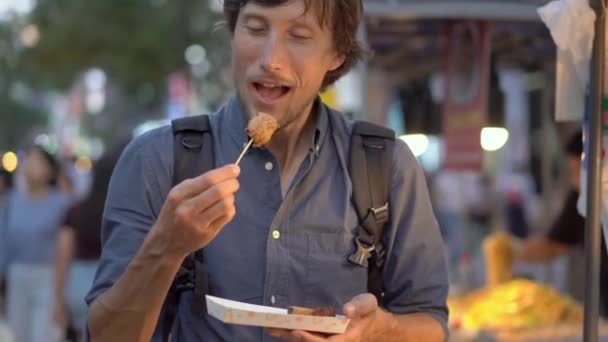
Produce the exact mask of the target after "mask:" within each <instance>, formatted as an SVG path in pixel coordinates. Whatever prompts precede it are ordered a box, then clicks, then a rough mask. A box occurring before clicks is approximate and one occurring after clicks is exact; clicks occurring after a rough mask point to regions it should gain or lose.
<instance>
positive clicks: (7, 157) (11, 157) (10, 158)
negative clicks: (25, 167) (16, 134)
mask: <svg viewBox="0 0 608 342" xmlns="http://www.w3.org/2000/svg"><path fill="white" fill-rule="evenodd" d="M18 165H19V159H18V158H17V155H16V154H15V152H11V151H9V152H6V153H5V154H4V155H3V156H2V167H3V168H4V169H5V170H6V171H8V172H14V171H15V170H17V166H18Z"/></svg>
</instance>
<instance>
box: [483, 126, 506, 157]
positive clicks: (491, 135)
mask: <svg viewBox="0 0 608 342" xmlns="http://www.w3.org/2000/svg"><path fill="white" fill-rule="evenodd" d="M507 140H509V131H507V130H506V129H505V128H502V127H484V128H483V129H482V130H481V148H483V149H484V150H485V151H498V150H500V149H501V148H502V147H503V146H505V144H506V143H507Z"/></svg>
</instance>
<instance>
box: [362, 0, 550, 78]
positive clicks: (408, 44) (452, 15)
mask: <svg viewBox="0 0 608 342" xmlns="http://www.w3.org/2000/svg"><path fill="white" fill-rule="evenodd" d="M546 2H547V1H545V0H543V1H539V0H527V1H523V0H519V1H518V0H509V1H507V0H502V1H499V0H469V1H445V0H444V1H439V0H417V1H415V0H365V13H366V26H365V37H366V40H367V43H368V44H369V46H370V47H371V48H372V50H373V51H374V58H373V59H372V60H371V62H370V65H371V66H374V67H379V68H382V69H385V70H388V71H390V73H391V80H389V82H390V83H391V84H394V85H395V86H399V85H400V84H403V83H408V82H410V81H412V80H415V79H419V78H424V77H426V76H428V74H429V73H431V72H433V71H437V70H440V69H441V67H442V65H443V64H442V63H443V56H444V50H443V49H444V35H445V25H447V23H448V22H449V21H450V20H451V19H483V20H489V21H491V22H492V54H493V57H494V58H493V61H494V62H500V63H511V64H516V65H519V66H523V67H524V68H531V69H534V68H538V67H539V66H540V65H541V64H542V63H545V62H546V61H552V60H554V58H555V44H554V43H553V41H552V40H551V36H550V34H549V31H548V29H547V28H546V26H545V25H544V24H543V23H542V22H541V21H540V17H539V16H538V14H537V12H536V10H537V8H538V6H541V5H543V4H545V3H546Z"/></svg>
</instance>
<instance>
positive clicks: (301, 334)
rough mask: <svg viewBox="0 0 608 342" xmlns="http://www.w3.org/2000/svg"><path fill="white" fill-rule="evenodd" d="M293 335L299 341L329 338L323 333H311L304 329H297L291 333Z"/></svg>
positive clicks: (317, 340)
mask: <svg viewBox="0 0 608 342" xmlns="http://www.w3.org/2000/svg"><path fill="white" fill-rule="evenodd" d="M291 336H292V337H293V338H294V340H295V341H298V342H323V341H327V338H325V335H322V334H317V333H311V332H308V331H302V330H295V331H293V332H292V333H291Z"/></svg>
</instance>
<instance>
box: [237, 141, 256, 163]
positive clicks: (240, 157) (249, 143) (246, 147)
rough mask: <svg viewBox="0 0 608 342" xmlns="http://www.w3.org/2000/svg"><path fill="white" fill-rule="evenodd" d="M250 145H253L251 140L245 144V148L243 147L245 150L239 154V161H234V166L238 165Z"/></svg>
mask: <svg viewBox="0 0 608 342" xmlns="http://www.w3.org/2000/svg"><path fill="white" fill-rule="evenodd" d="M252 143H253V139H249V142H248V143H247V146H245V148H244V149H243V152H241V155H240V156H239V159H237V160H236V163H235V164H236V165H239V163H240V162H241V159H243V157H244V156H245V153H247V150H249V148H250V147H251V144H252Z"/></svg>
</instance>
